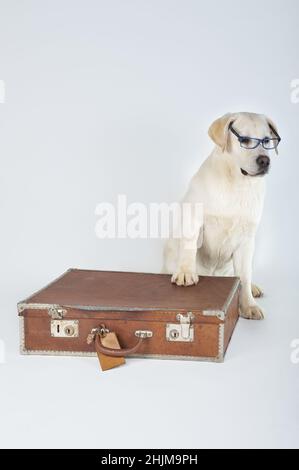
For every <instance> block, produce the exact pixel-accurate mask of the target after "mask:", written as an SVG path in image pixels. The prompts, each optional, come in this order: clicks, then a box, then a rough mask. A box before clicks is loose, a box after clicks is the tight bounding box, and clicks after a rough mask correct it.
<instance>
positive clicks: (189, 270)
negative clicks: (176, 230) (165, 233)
mask: <svg viewBox="0 0 299 470" xmlns="http://www.w3.org/2000/svg"><path fill="white" fill-rule="evenodd" d="M197 239H198V233H197V235H196V236H194V237H193V238H188V239H186V238H182V239H180V241H179V258H178V264H177V269H176V271H175V273H174V274H173V275H172V278H171V282H172V283H175V284H177V285H178V286H192V285H193V284H197V283H198V274H197V273H196V253H197V249H198V246H197Z"/></svg>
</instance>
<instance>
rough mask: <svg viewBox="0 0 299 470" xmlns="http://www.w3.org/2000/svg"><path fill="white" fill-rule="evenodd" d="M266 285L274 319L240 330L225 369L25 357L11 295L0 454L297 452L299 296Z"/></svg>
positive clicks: (292, 289)
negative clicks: (108, 366)
mask: <svg viewBox="0 0 299 470" xmlns="http://www.w3.org/2000/svg"><path fill="white" fill-rule="evenodd" d="M261 280H262V279H261ZM282 280H283V282H284V283H283V284H282V283H281V282H282ZM261 284H262V286H263V287H264V289H265V291H266V292H267V295H266V296H265V297H264V299H263V300H262V301H261V305H262V306H263V307H264V308H265V310H266V320H264V321H263V322H254V321H247V320H243V319H242V320H240V321H239V323H238V325H237V328H236V331H235V333H234V336H233V338H232V341H231V344H230V347H229V350H228V353H227V356H226V360H225V363H223V364H214V363H199V362H178V361H158V360H150V359H147V360H140V359H131V360H128V361H127V364H126V365H125V366H123V367H120V368H118V369H114V370H111V371H109V372H105V373H102V372H100V371H99V368H98V363H97V359H96V358H73V357H72V358H67V357H54V358H53V357H37V356H20V355H19V353H18V337H17V334H16V331H17V327H18V322H17V318H16V307H15V306H16V303H17V301H18V300H20V298H17V297H16V293H11V294H9V293H8V294H7V302H6V305H4V308H3V309H2V317H1V320H0V337H1V338H2V340H4V342H5V346H6V357H5V362H4V363H3V364H0V382H1V386H0V398H1V400H0V416H1V427H0V447H1V448H6V447H8V448H18V447H21V448H28V447H29V448H53V447H54V448H61V447H66V448H93V447H97V448H111V449H112V448H217V447H221V448H223V447H229V448H230V447H237V448H238V447H245V448H263V447H269V448H278V447H279V448H280V447H282V448H289V447H295V448H298V446H299V364H293V363H292V362H291V359H290V357H291V352H292V350H291V346H290V344H291V342H292V340H293V339H295V338H299V321H298V305H297V303H296V302H297V299H298V287H297V285H296V279H293V281H292V280H290V279H286V278H282V279H280V280H278V279H277V280H276V281H275V279H271V280H270V279H269V278H268V279H267V280H266V279H264V282H263V283H261ZM29 293H30V292H28V294H29ZM3 312H4V315H3Z"/></svg>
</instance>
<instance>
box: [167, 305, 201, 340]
mask: <svg viewBox="0 0 299 470" xmlns="http://www.w3.org/2000/svg"><path fill="white" fill-rule="evenodd" d="M176 318H177V320H178V322H179V323H167V325H166V339H167V341H178V342H187V343H191V342H192V341H194V326H193V325H192V324H191V321H192V320H193V318H194V315H193V313H192V312H188V313H187V314H186V315H183V314H182V313H178V314H177V316H176Z"/></svg>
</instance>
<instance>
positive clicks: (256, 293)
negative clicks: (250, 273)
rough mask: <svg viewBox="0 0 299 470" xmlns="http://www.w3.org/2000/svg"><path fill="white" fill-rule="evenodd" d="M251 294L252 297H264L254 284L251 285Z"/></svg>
mask: <svg viewBox="0 0 299 470" xmlns="http://www.w3.org/2000/svg"><path fill="white" fill-rule="evenodd" d="M251 292H252V295H253V297H262V296H263V295H264V292H263V291H262V289H261V288H260V287H259V286H257V285H256V284H251Z"/></svg>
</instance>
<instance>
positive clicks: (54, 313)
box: [48, 305, 66, 320]
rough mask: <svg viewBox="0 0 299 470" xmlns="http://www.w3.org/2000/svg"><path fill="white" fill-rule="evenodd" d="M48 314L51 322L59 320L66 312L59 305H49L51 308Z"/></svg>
mask: <svg viewBox="0 0 299 470" xmlns="http://www.w3.org/2000/svg"><path fill="white" fill-rule="evenodd" d="M48 313H49V315H50V317H51V318H52V319H53V320H54V319H56V320H61V319H62V318H63V317H64V315H65V314H66V310H65V308H62V307H60V306H59V305H51V307H50V308H49V309H48Z"/></svg>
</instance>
